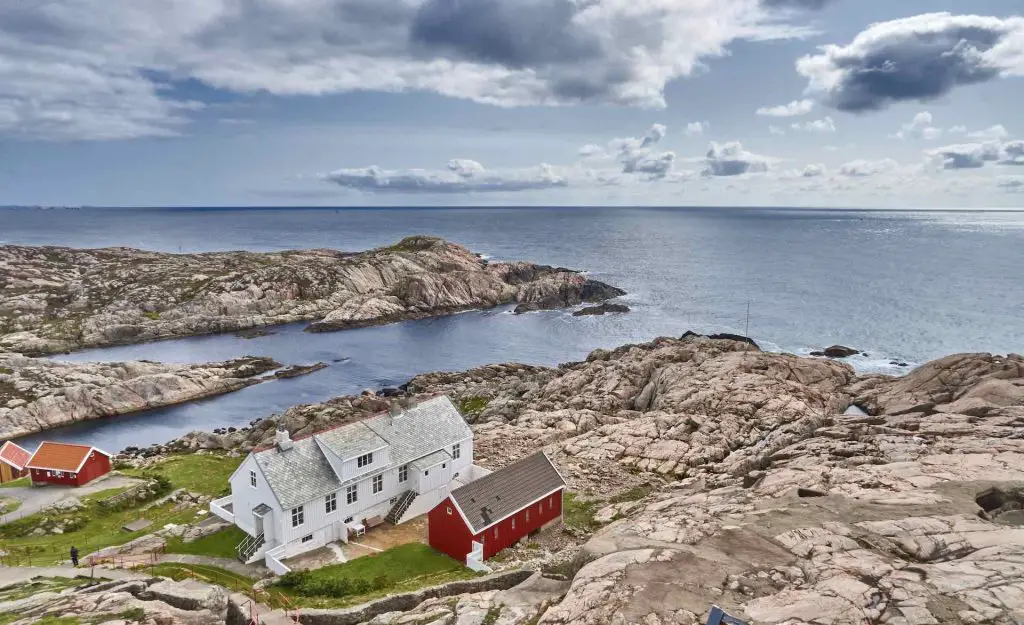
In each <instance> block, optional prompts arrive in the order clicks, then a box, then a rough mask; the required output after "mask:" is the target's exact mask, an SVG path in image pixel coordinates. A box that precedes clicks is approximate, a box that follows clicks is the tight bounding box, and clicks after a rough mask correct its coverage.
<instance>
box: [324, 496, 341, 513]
mask: <svg viewBox="0 0 1024 625" xmlns="http://www.w3.org/2000/svg"><path fill="white" fill-rule="evenodd" d="M337 509H338V494H337V493H331V494H330V495H327V496H326V497H324V510H325V511H326V512H327V514H330V513H332V512H334V511H335V510H337Z"/></svg>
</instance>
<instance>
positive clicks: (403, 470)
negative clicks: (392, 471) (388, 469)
mask: <svg viewBox="0 0 1024 625" xmlns="http://www.w3.org/2000/svg"><path fill="white" fill-rule="evenodd" d="M407 479H409V465H407V464H403V465H402V466H400V467H398V481H399V483H401V482H404V481H406V480H407Z"/></svg>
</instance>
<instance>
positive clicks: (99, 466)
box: [28, 441, 110, 486]
mask: <svg viewBox="0 0 1024 625" xmlns="http://www.w3.org/2000/svg"><path fill="white" fill-rule="evenodd" d="M28 469H29V475H31V477H32V483H33V484H64V485H65V486H82V485H83V484H88V483H89V482H91V481H93V480H95V479H96V478H98V477H100V476H101V475H106V474H107V473H110V454H108V453H107V452H105V451H103V450H101V449H96V448H95V447H89V446H88V445H70V444H68V443H52V442H50V441H46V442H44V443H43V444H42V445H40V446H39V449H37V450H36V453H34V454H32V459H31V460H29V461H28Z"/></svg>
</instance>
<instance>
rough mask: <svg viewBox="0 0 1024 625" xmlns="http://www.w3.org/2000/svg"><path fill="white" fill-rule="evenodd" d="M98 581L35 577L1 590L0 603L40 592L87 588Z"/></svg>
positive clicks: (79, 578)
mask: <svg viewBox="0 0 1024 625" xmlns="http://www.w3.org/2000/svg"><path fill="white" fill-rule="evenodd" d="M95 581H97V580H94V579H91V578H89V577H85V576H80V577H33V578H32V579H30V580H29V581H27V582H21V583H19V584H15V585H12V586H6V587H4V588H0V601H5V602H6V601H17V600H19V599H24V598H25V597H31V596H32V595H34V594H36V593H40V592H60V591H62V590H66V589H68V588H75V587H78V586H85V585H86V584H90V583H93V582H95Z"/></svg>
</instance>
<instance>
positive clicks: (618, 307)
mask: <svg viewBox="0 0 1024 625" xmlns="http://www.w3.org/2000/svg"><path fill="white" fill-rule="evenodd" d="M627 312H629V306H626V305H625V304H612V303H610V302H605V303H603V304H598V305H597V306H587V307H586V308H581V309H579V310H577V311H575V312H573V313H572V316H573V317H583V316H587V315H604V314H607V313H627Z"/></svg>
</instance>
